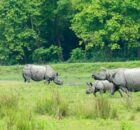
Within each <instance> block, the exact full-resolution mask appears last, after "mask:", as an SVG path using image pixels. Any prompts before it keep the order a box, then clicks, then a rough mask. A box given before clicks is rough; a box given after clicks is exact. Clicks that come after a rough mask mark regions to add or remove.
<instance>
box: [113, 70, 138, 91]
mask: <svg viewBox="0 0 140 130" xmlns="http://www.w3.org/2000/svg"><path fill="white" fill-rule="evenodd" d="M111 81H112V82H113V83H114V84H116V85H117V86H118V87H120V88H121V87H124V88H127V89H128V90H129V91H135V92H137V91H140V68H133V69H125V70H119V71H118V72H116V73H115V74H114V75H113V77H112V79H111Z"/></svg>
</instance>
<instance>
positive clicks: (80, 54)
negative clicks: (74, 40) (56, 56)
mask: <svg viewBox="0 0 140 130" xmlns="http://www.w3.org/2000/svg"><path fill="white" fill-rule="evenodd" d="M83 59H84V50H82V49H81V48H75V49H73V50H72V51H71V54H70V59H69V61H70V62H75V61H80V60H83Z"/></svg>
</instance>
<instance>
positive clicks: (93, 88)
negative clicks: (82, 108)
mask: <svg viewBox="0 0 140 130" xmlns="http://www.w3.org/2000/svg"><path fill="white" fill-rule="evenodd" d="M114 87H115V85H114V84H113V83H111V82H109V81H108V80H96V81H95V82H94V83H91V82H90V83H87V90H86V94H90V93H93V94H94V95H95V96H96V92H100V94H102V93H105V92H106V91H109V92H112V90H114ZM116 91H117V90H116ZM118 91H119V93H120V95H121V96H122V91H121V90H120V89H119V90H118Z"/></svg>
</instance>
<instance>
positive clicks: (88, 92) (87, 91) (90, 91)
mask: <svg viewBox="0 0 140 130" xmlns="http://www.w3.org/2000/svg"><path fill="white" fill-rule="evenodd" d="M94 91H95V87H94V86H93V84H92V83H91V82H90V83H87V89H86V94H90V93H94Z"/></svg>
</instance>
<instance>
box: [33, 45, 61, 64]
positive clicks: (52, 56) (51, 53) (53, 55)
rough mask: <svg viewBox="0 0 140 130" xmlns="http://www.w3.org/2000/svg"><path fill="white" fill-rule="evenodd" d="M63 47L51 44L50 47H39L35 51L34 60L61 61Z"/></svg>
mask: <svg viewBox="0 0 140 130" xmlns="http://www.w3.org/2000/svg"><path fill="white" fill-rule="evenodd" d="M61 54H62V48H61V47H58V46H55V45H51V46H50V47H49V48H43V47H41V48H38V49H36V50H35V51H34V52H33V55H32V60H33V61H34V62H37V63H39V62H41V63H45V62H46V61H47V62H48V61H50V62H57V61H61Z"/></svg>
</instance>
